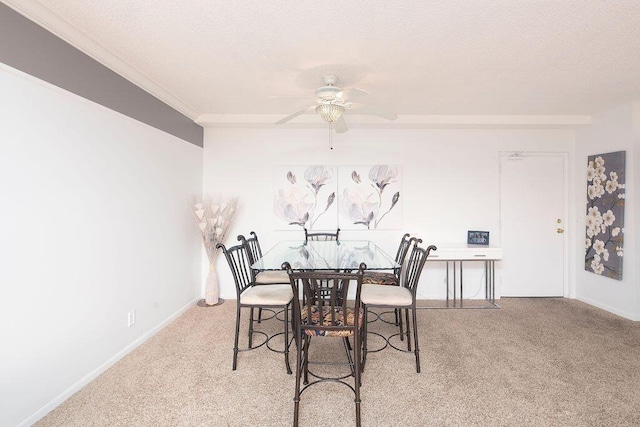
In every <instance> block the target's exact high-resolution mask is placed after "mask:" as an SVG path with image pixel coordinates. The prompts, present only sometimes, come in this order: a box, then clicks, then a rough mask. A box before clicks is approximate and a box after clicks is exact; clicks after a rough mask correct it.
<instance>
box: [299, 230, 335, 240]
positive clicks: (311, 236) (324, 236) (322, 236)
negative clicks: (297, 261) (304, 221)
mask: <svg viewBox="0 0 640 427" xmlns="http://www.w3.org/2000/svg"><path fill="white" fill-rule="evenodd" d="M339 235H340V229H339V228H338V229H337V230H336V232H335V233H331V232H326V231H322V232H313V233H310V232H309V230H307V229H306V228H305V229H304V241H305V242H308V241H309V240H315V241H325V242H328V241H330V240H338V236H339Z"/></svg>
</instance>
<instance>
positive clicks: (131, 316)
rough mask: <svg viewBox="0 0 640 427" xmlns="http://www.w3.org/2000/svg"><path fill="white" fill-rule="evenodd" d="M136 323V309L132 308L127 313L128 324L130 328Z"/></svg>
mask: <svg viewBox="0 0 640 427" xmlns="http://www.w3.org/2000/svg"><path fill="white" fill-rule="evenodd" d="M135 323H136V311H135V310H131V311H130V312H128V313H127V326H128V327H129V328H130V327H132V326H133V325H135Z"/></svg>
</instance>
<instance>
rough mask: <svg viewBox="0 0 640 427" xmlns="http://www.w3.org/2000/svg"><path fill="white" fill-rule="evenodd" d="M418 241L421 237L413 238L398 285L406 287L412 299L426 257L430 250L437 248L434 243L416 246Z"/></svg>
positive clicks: (420, 241)
mask: <svg viewBox="0 0 640 427" xmlns="http://www.w3.org/2000/svg"><path fill="white" fill-rule="evenodd" d="M420 243H422V239H416V240H415V245H414V246H413V249H412V250H411V254H410V255H409V258H407V259H405V263H404V267H403V271H402V276H401V277H400V286H404V287H405V288H408V289H409V290H410V291H411V294H412V295H413V298H414V300H415V297H416V291H417V289H418V282H419V281H420V274H422V270H423V269H424V264H425V263H426V262H427V257H428V256H429V253H430V252H431V251H435V250H437V249H438V248H436V247H435V246H434V245H429V246H428V247H427V248H421V247H420V246H418V245H419V244H420Z"/></svg>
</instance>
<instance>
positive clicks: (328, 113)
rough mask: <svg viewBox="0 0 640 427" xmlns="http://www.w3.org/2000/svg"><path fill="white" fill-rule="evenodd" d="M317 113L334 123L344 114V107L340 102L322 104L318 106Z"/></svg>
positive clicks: (323, 118) (328, 121)
mask: <svg viewBox="0 0 640 427" xmlns="http://www.w3.org/2000/svg"><path fill="white" fill-rule="evenodd" d="M316 113H318V114H319V115H320V117H322V120H324V121H325V122H327V123H333V122H335V121H336V120H338V119H339V118H340V116H342V113H344V107H343V106H342V105H338V104H320V105H318V106H317V107H316Z"/></svg>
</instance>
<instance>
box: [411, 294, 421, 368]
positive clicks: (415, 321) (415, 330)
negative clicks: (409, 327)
mask: <svg viewBox="0 0 640 427" xmlns="http://www.w3.org/2000/svg"><path fill="white" fill-rule="evenodd" d="M411 312H412V313H413V344H414V347H415V353H416V372H417V373H420V349H419V347H418V319H417V317H416V308H415V307H413V308H412V309H411Z"/></svg>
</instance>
